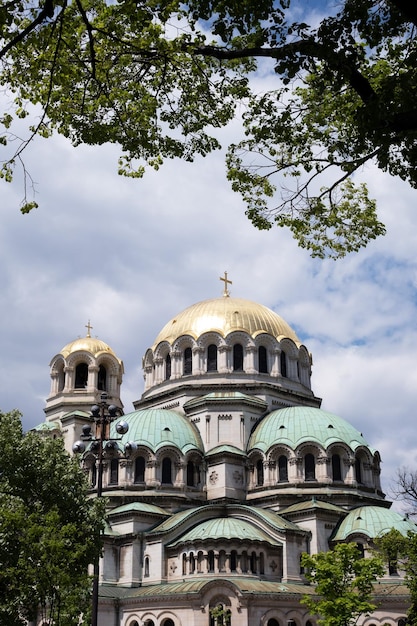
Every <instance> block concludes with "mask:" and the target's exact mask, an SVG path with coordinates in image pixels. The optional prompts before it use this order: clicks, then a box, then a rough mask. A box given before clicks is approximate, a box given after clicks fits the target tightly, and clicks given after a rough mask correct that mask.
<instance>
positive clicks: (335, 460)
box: [332, 454, 342, 480]
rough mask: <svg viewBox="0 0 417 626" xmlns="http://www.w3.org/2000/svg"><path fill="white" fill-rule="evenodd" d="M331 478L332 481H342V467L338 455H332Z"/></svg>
mask: <svg viewBox="0 0 417 626" xmlns="http://www.w3.org/2000/svg"><path fill="white" fill-rule="evenodd" d="M332 476H333V480H342V465H341V463H340V456H339V455H338V454H332Z"/></svg>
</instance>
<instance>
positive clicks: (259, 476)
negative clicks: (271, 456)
mask: <svg viewBox="0 0 417 626" xmlns="http://www.w3.org/2000/svg"><path fill="white" fill-rule="evenodd" d="M263 484H264V464H263V461H262V459H259V461H257V462H256V486H257V487H262V485H263Z"/></svg>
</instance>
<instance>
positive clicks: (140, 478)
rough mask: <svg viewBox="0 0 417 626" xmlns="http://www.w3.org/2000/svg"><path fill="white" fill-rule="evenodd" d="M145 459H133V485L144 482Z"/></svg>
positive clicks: (140, 457)
mask: <svg viewBox="0 0 417 626" xmlns="http://www.w3.org/2000/svg"><path fill="white" fill-rule="evenodd" d="M145 466H146V462H145V458H144V457H143V456H137V457H136V459H135V483H144V482H145Z"/></svg>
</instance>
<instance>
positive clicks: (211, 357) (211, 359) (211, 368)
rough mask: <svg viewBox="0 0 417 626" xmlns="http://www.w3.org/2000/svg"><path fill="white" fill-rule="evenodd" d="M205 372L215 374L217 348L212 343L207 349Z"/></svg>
mask: <svg viewBox="0 0 417 626" xmlns="http://www.w3.org/2000/svg"><path fill="white" fill-rule="evenodd" d="M207 371H208V372H217V346H215V345H214V344H213V343H212V344H210V345H209V347H208V348H207Z"/></svg>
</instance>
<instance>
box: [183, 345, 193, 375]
mask: <svg viewBox="0 0 417 626" xmlns="http://www.w3.org/2000/svg"><path fill="white" fill-rule="evenodd" d="M183 373H184V375H186V374H192V373H193V353H192V351H191V348H185V350H184V366H183Z"/></svg>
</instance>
